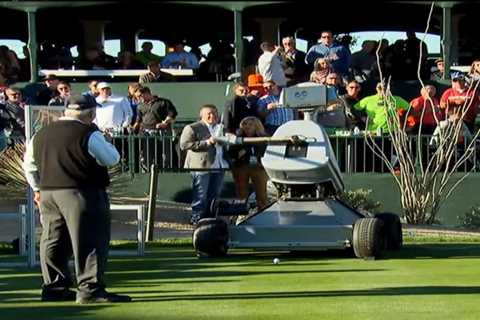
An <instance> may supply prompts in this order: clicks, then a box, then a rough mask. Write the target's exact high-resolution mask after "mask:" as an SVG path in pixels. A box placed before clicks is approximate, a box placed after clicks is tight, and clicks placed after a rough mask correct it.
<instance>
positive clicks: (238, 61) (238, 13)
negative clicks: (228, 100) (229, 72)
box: [233, 9, 244, 73]
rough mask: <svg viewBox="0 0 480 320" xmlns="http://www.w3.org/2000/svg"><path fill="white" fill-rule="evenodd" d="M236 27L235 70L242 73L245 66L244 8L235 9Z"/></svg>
mask: <svg viewBox="0 0 480 320" xmlns="http://www.w3.org/2000/svg"><path fill="white" fill-rule="evenodd" d="M233 19H234V24H235V26H234V28H235V72H240V73H242V68H243V51H244V48H243V32H242V29H243V24H242V10H240V9H234V10H233Z"/></svg>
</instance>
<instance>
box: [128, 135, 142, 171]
mask: <svg viewBox="0 0 480 320" xmlns="http://www.w3.org/2000/svg"><path fill="white" fill-rule="evenodd" d="M127 141H128V168H129V171H130V178H131V179H133V178H134V177H135V157H136V156H137V155H136V154H135V135H134V134H129V135H128V137H127ZM139 156H140V155H139Z"/></svg>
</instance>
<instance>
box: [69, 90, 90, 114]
mask: <svg viewBox="0 0 480 320" xmlns="http://www.w3.org/2000/svg"><path fill="white" fill-rule="evenodd" d="M96 106H97V102H96V101H95V98H94V97H92V96H90V95H83V94H73V95H71V96H70V97H68V99H67V102H66V107H67V109H71V110H79V111H81V110H86V109H92V108H95V107H96Z"/></svg>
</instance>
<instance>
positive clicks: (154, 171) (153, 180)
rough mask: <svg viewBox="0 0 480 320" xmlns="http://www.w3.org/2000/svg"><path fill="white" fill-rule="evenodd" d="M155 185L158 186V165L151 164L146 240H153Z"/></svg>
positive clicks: (155, 201)
mask: <svg viewBox="0 0 480 320" xmlns="http://www.w3.org/2000/svg"><path fill="white" fill-rule="evenodd" d="M157 186H158V166H157V165H156V164H152V165H151V166H150V190H149V192H148V217H147V234H146V242H149V241H152V240H153V230H154V224H155V209H156V203H157Z"/></svg>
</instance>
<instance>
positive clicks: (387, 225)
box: [375, 212, 403, 250]
mask: <svg viewBox="0 0 480 320" xmlns="http://www.w3.org/2000/svg"><path fill="white" fill-rule="evenodd" d="M375 217H376V218H378V219H380V220H381V221H383V225H384V230H385V248H386V249H387V250H399V249H400V248H401V247H402V246H403V234H402V223H401V222H400V218H399V217H398V216H397V215H396V214H393V213H389V212H384V213H380V214H377V215H375Z"/></svg>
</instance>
